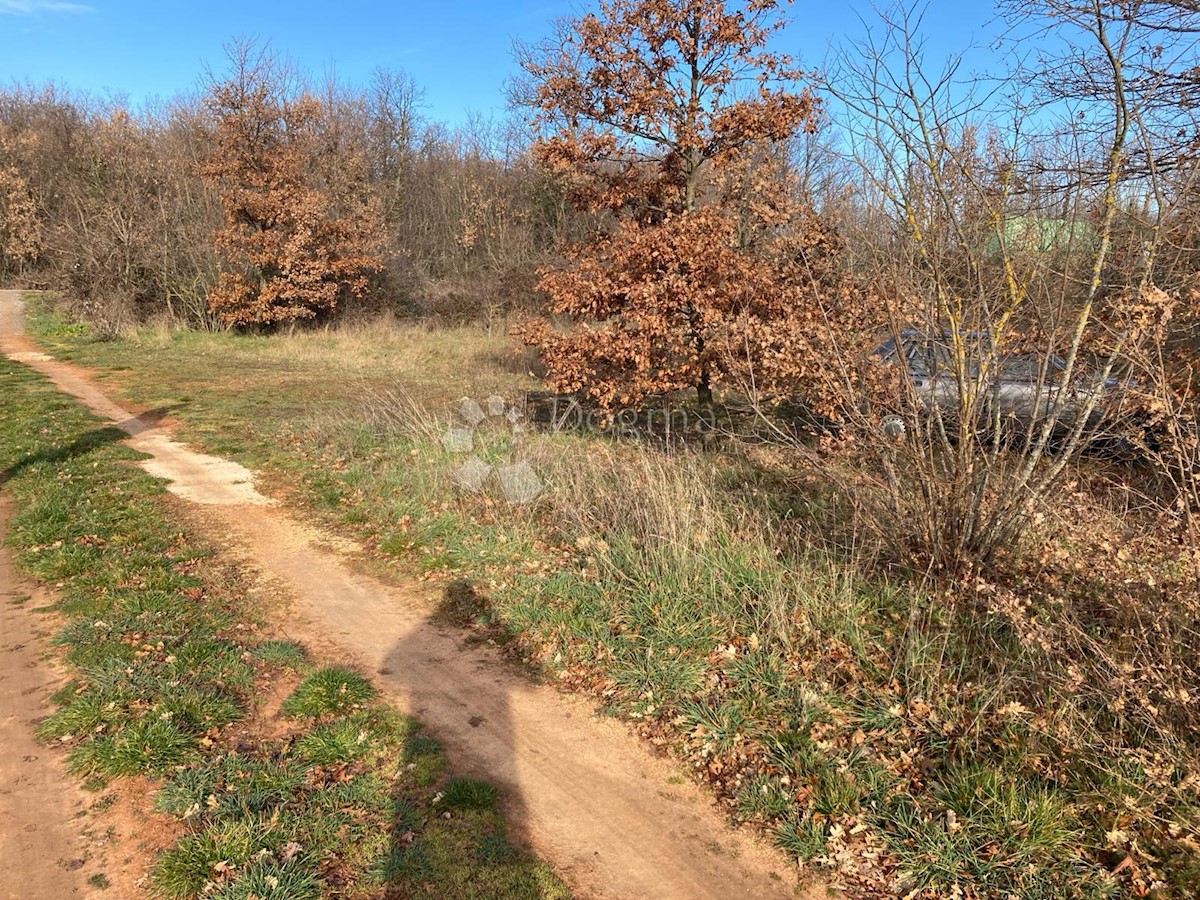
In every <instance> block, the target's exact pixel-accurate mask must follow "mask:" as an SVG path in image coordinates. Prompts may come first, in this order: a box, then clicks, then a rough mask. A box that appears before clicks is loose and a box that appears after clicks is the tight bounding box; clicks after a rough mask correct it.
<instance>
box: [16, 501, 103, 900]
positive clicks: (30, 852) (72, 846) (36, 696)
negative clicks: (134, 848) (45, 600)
mask: <svg viewBox="0 0 1200 900" xmlns="http://www.w3.org/2000/svg"><path fill="white" fill-rule="evenodd" d="M8 514H9V510H8V504H7V502H6V501H5V498H3V497H0V635H2V636H0V747H3V748H4V752H3V754H0V860H3V864H0V898H2V900H18V898H21V900H35V898H36V900H59V898H65V897H82V896H85V895H86V893H87V881H86V877H87V876H86V874H85V873H84V871H83V866H84V860H85V858H86V857H87V856H88V855H89V854H88V847H87V844H88V841H87V839H86V837H84V835H83V834H82V833H81V831H80V829H79V827H78V825H77V824H76V823H75V822H74V821H73V819H74V816H75V813H77V812H78V811H79V810H81V809H83V808H84V806H85V799H84V797H83V795H82V794H81V793H80V792H79V791H78V790H77V789H74V788H72V787H70V786H69V780H68V779H67V778H66V777H65V776H64V773H63V767H62V760H61V758H58V757H60V756H61V754H55V753H53V752H52V751H50V750H48V749H47V748H45V747H43V746H41V745H40V744H39V743H38V742H37V740H36V739H35V738H34V736H33V728H34V722H35V721H36V720H37V719H38V718H40V717H41V716H44V715H46V714H47V713H48V712H49V710H48V709H47V708H46V705H45V704H46V697H47V695H48V694H50V693H51V692H52V691H53V690H54V689H55V688H57V687H58V679H57V678H56V677H55V675H54V673H53V672H51V671H50V670H49V669H48V667H47V666H46V665H45V664H44V663H43V662H41V660H40V655H41V648H42V647H43V643H42V636H41V635H40V634H39V633H38V630H37V628H36V627H35V625H36V622H37V619H36V615H35V613H33V612H31V611H30V609H29V607H30V605H31V604H32V603H34V602H35V601H33V599H32V598H31V597H30V595H29V593H28V592H27V591H25V590H24V587H23V586H22V585H20V584H19V583H18V582H17V578H16V575H15V574H14V572H13V566H12V558H11V554H10V553H9V552H8V549H7V548H6V547H4V545H3V538H4V523H5V522H6V521H7V520H8Z"/></svg>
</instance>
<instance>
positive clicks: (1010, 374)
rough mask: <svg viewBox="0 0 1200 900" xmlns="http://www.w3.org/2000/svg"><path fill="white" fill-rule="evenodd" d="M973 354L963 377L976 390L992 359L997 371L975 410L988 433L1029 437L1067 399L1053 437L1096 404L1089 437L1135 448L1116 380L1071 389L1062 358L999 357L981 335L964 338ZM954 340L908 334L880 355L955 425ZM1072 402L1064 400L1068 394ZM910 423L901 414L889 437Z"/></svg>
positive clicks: (1082, 377) (1083, 380)
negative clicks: (982, 365)
mask: <svg viewBox="0 0 1200 900" xmlns="http://www.w3.org/2000/svg"><path fill="white" fill-rule="evenodd" d="M963 339H964V340H965V341H966V345H967V350H966V353H965V354H964V358H963V364H964V366H965V369H966V371H964V372H963V373H962V375H963V378H964V379H965V380H966V381H967V382H968V383H970V384H971V385H972V387H975V386H976V384H975V382H976V380H977V379H978V378H979V372H980V363H981V360H982V359H984V358H987V357H988V356H991V359H990V362H991V367H990V368H991V371H990V373H989V374H988V375H987V376H986V383H984V384H980V385H978V387H979V389H980V390H981V396H980V398H979V399H980V402H979V403H978V404H977V406H976V407H975V413H976V416H977V419H978V425H979V428H980V429H981V431H982V432H984V433H989V432H990V429H991V426H993V425H994V424H995V423H997V422H999V423H1000V425H1001V428H1002V429H1003V430H1004V431H1005V432H1006V433H1007V434H1009V435H1012V434H1025V433H1027V432H1028V429H1029V427H1030V426H1031V425H1034V424H1036V423H1038V422H1041V421H1044V420H1045V418H1046V417H1047V416H1050V415H1052V414H1053V413H1054V410H1055V407H1056V405H1057V404H1058V403H1059V401H1060V400H1061V402H1062V405H1061V409H1059V410H1058V415H1057V417H1056V421H1055V428H1054V431H1055V434H1054V437H1057V438H1060V439H1061V438H1062V437H1063V436H1065V435H1066V434H1067V433H1069V432H1070V430H1071V429H1072V428H1073V427H1074V426H1075V425H1077V424H1078V417H1079V415H1080V414H1082V413H1083V411H1084V410H1085V409H1087V407H1088V406H1089V404H1090V403H1091V401H1092V400H1093V399H1094V401H1095V402H1094V404H1091V406H1092V408H1091V411H1090V414H1089V421H1088V423H1087V425H1086V426H1085V428H1084V437H1085V440H1086V441H1087V443H1088V444H1089V445H1090V446H1093V447H1094V448H1096V449H1110V450H1111V449H1122V450H1124V449H1128V447H1130V446H1132V443H1131V442H1130V441H1129V440H1128V439H1127V437H1126V435H1127V434H1128V433H1129V428H1130V426H1131V421H1130V418H1129V416H1128V415H1127V414H1126V413H1125V412H1124V411H1123V407H1125V406H1127V404H1124V403H1123V402H1122V401H1123V399H1124V395H1125V393H1126V391H1125V390H1124V387H1125V386H1124V385H1123V383H1122V382H1121V381H1120V380H1119V379H1117V378H1108V379H1100V378H1098V377H1095V376H1094V375H1091V374H1088V373H1086V372H1085V373H1083V374H1079V373H1076V375H1075V376H1074V377H1073V378H1072V380H1071V383H1070V384H1065V383H1064V378H1065V375H1066V369H1067V365H1066V362H1065V361H1064V360H1063V359H1062V358H1061V357H1059V356H1057V355H1056V354H1053V353H1051V354H1046V353H1033V352H1017V353H1009V354H1003V355H993V354H991V352H990V351H989V349H988V342H987V341H986V339H984V338H982V337H981V336H979V335H975V334H970V335H965V336H964V338H963ZM951 345H952V342H951V336H950V334H949V333H941V334H931V333H928V332H922V331H916V330H912V331H904V332H902V333H901V334H900V336H899V339H898V340H897V339H896V338H892V339H890V340H888V341H886V342H885V343H884V344H883V345H882V346H880V347H879V349H877V350H876V351H875V355H876V356H878V357H879V358H880V359H882V360H884V361H891V362H895V363H898V364H901V365H903V366H904V371H905V375H906V376H907V379H908V384H909V386H910V387H911V389H912V391H913V393H914V394H915V396H916V398H917V400H918V402H919V404H920V405H921V406H922V407H923V408H924V409H925V411H926V412H929V411H931V410H932V408H933V407H934V406H935V405H936V407H937V408H938V409H939V410H940V411H941V413H942V415H943V416H946V417H948V418H950V419H951V420H954V419H956V417H957V416H958V414H959V411H960V407H961V404H960V381H959V376H958V375H957V374H956V367H955V364H954V363H955V355H954V353H953V352H952V350H951ZM1064 391H1065V392H1067V396H1066V397H1065V398H1064V397H1062V393H1063V392H1064ZM910 424H911V423H910V422H908V421H906V419H905V418H904V417H903V416H902V415H901V414H899V413H896V414H894V415H892V416H889V417H887V418H886V419H885V421H884V430H885V432H887V433H888V434H893V435H902V434H904V433H906V432H907V431H908V429H909V427H910Z"/></svg>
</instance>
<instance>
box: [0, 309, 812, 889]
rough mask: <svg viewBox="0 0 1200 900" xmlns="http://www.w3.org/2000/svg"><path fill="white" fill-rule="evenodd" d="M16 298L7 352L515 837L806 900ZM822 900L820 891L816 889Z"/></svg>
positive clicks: (623, 751)
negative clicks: (193, 444) (500, 814)
mask: <svg viewBox="0 0 1200 900" xmlns="http://www.w3.org/2000/svg"><path fill="white" fill-rule="evenodd" d="M19 304H20V299H19V294H17V292H14V291H5V292H0V349H2V350H3V352H5V353H6V354H7V355H9V356H10V357H12V358H14V359H18V360H20V361H22V362H24V363H26V364H27V365H30V366H32V367H33V368H35V369H37V370H38V371H39V372H42V373H43V374H45V375H47V376H48V377H49V378H50V379H51V380H52V381H54V383H55V384H57V385H58V386H59V387H60V388H62V389H63V390H65V391H67V392H68V393H71V394H74V395H75V396H76V397H78V398H79V399H80V400H82V401H83V403H84V404H85V405H87V406H88V407H90V408H91V409H92V410H93V411H94V412H96V413H97V414H98V415H100V416H102V417H104V418H106V419H108V420H109V421H111V422H112V423H114V424H116V425H117V426H118V427H120V428H121V429H123V430H124V431H126V432H127V433H128V434H130V436H131V438H130V441H129V443H130V444H131V445H132V446H134V447H135V448H137V449H138V450H142V451H143V452H145V453H149V454H152V456H153V459H152V460H149V461H147V462H146V463H145V466H146V468H147V469H148V470H149V471H151V472H152V473H153V474H155V475H159V476H161V477H163V478H165V479H167V480H168V481H169V482H170V484H169V485H168V487H169V489H170V490H171V491H173V492H174V493H177V494H178V495H179V496H180V497H182V498H184V499H185V500H187V501H188V502H189V503H191V504H196V505H197V506H195V507H193V509H192V511H191V513H192V514H191V515H189V518H193V519H195V520H196V521H197V522H200V523H201V524H202V525H204V526H205V531H206V532H207V535H208V536H209V537H210V538H211V539H212V540H214V541H215V542H217V543H218V544H219V545H221V546H223V547H224V548H225V549H226V550H227V552H230V553H233V554H236V555H238V556H240V557H241V558H243V559H244V560H245V561H246V562H247V564H248V565H250V566H252V567H253V568H254V569H256V570H258V571H260V572H261V573H262V574H263V575H264V576H266V577H268V578H270V579H273V580H275V581H276V582H277V583H279V584H280V585H281V586H283V587H284V588H285V589H286V593H287V594H288V595H289V596H290V597H291V598H292V601H293V610H292V612H294V614H295V618H294V620H293V621H292V622H290V623H289V629H288V630H290V631H291V632H292V633H293V634H295V635H296V636H298V637H301V638H306V639H309V640H315V641H320V642H326V643H327V642H333V644H335V645H336V646H337V647H338V648H339V649H340V651H341V652H343V653H344V654H345V655H346V656H347V657H348V658H351V659H355V660H357V661H358V662H359V663H360V664H361V665H362V666H363V667H364V669H365V670H366V671H368V672H371V673H373V674H374V677H375V679H376V681H377V683H378V684H380V686H381V687H383V688H384V689H385V690H386V691H388V692H389V693H390V694H391V695H392V696H393V697H394V698H395V699H396V701H397V703H398V705H399V706H400V707H401V708H403V709H405V710H407V711H410V712H412V713H413V714H415V715H417V716H418V717H419V718H420V719H422V720H423V721H424V722H425V723H426V725H427V726H428V727H429V728H430V729H431V730H432V731H433V732H434V733H435V734H436V735H437V737H438V738H439V739H440V740H441V742H442V743H443V744H444V745H445V746H446V749H447V751H448V753H449V756H450V759H451V763H452V765H454V766H455V767H456V768H458V769H461V770H464V771H467V772H471V773H476V774H479V775H481V776H485V777H487V778H489V779H491V780H492V781H494V782H496V783H497V784H499V785H500V786H501V787H502V788H503V790H504V792H505V796H506V803H507V811H508V812H509V813H510V819H511V820H512V822H513V827H514V829H515V830H516V832H517V835H518V837H519V838H524V839H525V840H526V841H527V842H528V844H529V845H530V846H531V847H532V848H533V849H534V850H535V851H536V852H537V853H538V854H539V855H540V856H542V857H543V858H544V859H546V860H547V861H549V862H551V863H552V864H553V865H555V866H556V868H557V869H558V870H559V871H560V872H561V873H562V874H563V875H564V877H565V878H566V879H567V880H568V881H569V882H570V883H571V884H572V886H573V887H574V888H575V889H576V890H577V891H578V893H579V894H580V895H582V896H591V897H601V898H609V897H611V898H638V900H641V898H664V900H668V898H687V900H700V898H722V900H728V898H735V897H753V898H768V897H788V896H792V897H794V896H796V892H795V891H794V890H793V884H794V878H793V877H792V875H791V874H790V868H789V864H788V862H787V861H786V859H784V858H783V857H782V855H780V854H777V853H775V852H774V851H770V850H767V849H766V848H764V847H762V846H759V845H757V844H756V843H754V842H752V841H751V840H749V839H748V838H747V837H746V836H744V835H741V834H738V833H735V832H733V831H732V830H731V829H729V828H728V827H727V826H726V825H725V823H724V822H723V821H722V820H721V817H720V816H719V814H718V813H717V811H716V810H715V809H714V808H713V806H712V803H711V801H710V800H709V799H708V798H707V797H706V796H705V795H704V794H703V792H702V791H700V790H699V789H698V788H696V787H695V786H693V785H691V784H690V783H684V782H683V781H682V780H681V779H680V778H679V777H678V776H679V774H680V773H679V772H678V771H677V769H676V768H675V767H674V766H673V765H672V764H671V763H670V762H669V761H666V760H663V759H659V758H656V757H654V756H653V755H652V754H651V753H650V752H649V751H648V750H647V748H646V747H645V745H644V744H642V743H641V742H640V741H639V740H638V739H637V738H636V737H635V736H633V735H632V734H630V733H629V732H628V730H627V729H626V728H625V727H624V726H622V725H620V724H618V723H614V722H612V721H609V720H603V719H598V718H597V717H595V716H594V715H593V713H592V710H591V707H590V704H587V703H585V702H583V701H582V700H579V699H576V698H571V697H566V696H564V695H562V694H560V693H558V692H556V691H554V690H553V689H551V688H548V687H543V686H537V685H534V684H532V683H531V682H530V681H529V680H528V679H526V678H525V677H523V676H521V675H520V674H518V673H515V672H514V671H512V669H511V667H509V666H508V665H507V664H505V663H504V662H503V661H502V660H501V659H500V658H499V656H498V654H497V653H496V652H494V651H493V650H492V649H490V648H488V647H481V646H468V645H467V644H465V643H464V640H463V635H462V634H461V633H459V632H457V631H456V630H454V629H451V628H447V627H443V626H440V625H438V624H436V623H434V622H432V621H431V620H430V616H429V611H430V609H431V607H432V598H431V597H430V596H429V595H428V593H427V592H426V591H425V590H424V589H423V588H420V587H417V586H412V587H404V586H401V587H396V586H394V585H391V584H389V583H386V582H384V581H382V580H379V579H375V578H372V577H370V576H367V575H363V574H361V572H359V571H356V567H355V566H354V565H353V559H352V558H351V554H350V548H347V547H346V542H345V541H340V540H337V539H334V538H331V537H330V536H328V535H324V534H322V533H320V532H319V531H317V530H315V529H313V528H311V527H309V526H307V525H305V524H303V523H301V522H299V521H298V520H297V519H295V518H293V516H292V515H290V514H289V513H287V512H285V511H284V510H283V509H281V508H280V507H278V506H276V505H274V504H273V503H272V501H270V500H269V499H267V498H265V497H263V496H262V495H260V494H259V493H258V492H257V491H255V490H254V488H253V483H252V476H251V473H249V472H247V471H246V470H245V469H243V468H242V467H241V466H237V465H236V464H233V463H230V462H228V461H225V460H220V459H216V458H214V457H211V456H205V455H203V454H198V453H195V452H193V451H190V450H188V449H187V448H185V447H183V446H182V445H180V444H178V443H176V442H174V441H172V440H170V439H169V437H168V436H167V435H165V434H163V433H162V432H161V431H160V430H159V429H158V426H157V420H156V419H155V418H154V417H142V418H139V417H137V416H134V415H132V414H130V413H129V412H127V411H125V410H124V409H122V408H121V407H119V406H117V405H116V404H114V403H113V402H111V401H110V400H109V399H108V398H107V397H105V396H104V394H103V393H102V392H101V391H100V390H99V389H98V388H96V386H95V385H94V384H92V383H91V381H90V380H89V379H88V377H87V374H86V373H85V372H83V371H82V370H80V369H78V368H77V367H74V366H71V365H69V364H65V363H61V362H57V361H55V360H53V359H51V358H49V357H47V356H46V355H45V354H42V353H40V352H39V351H38V350H37V348H36V347H35V346H33V345H32V344H31V343H30V342H29V341H28V340H27V339H26V338H24V337H23V336H22V334H21V325H20V308H19ZM811 896H813V897H816V896H823V892H817V891H813V892H812V893H811Z"/></svg>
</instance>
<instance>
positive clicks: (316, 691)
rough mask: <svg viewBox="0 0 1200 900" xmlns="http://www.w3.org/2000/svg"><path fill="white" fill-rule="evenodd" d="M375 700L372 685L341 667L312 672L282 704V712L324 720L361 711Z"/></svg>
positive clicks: (293, 715)
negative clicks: (365, 705) (357, 710)
mask: <svg viewBox="0 0 1200 900" xmlns="http://www.w3.org/2000/svg"><path fill="white" fill-rule="evenodd" d="M374 697H375V688H373V687H372V686H371V682H369V681H367V679H365V678H363V677H362V676H361V675H359V674H358V673H357V672H354V671H351V670H350V669H343V668H340V667H332V668H328V669H321V670H320V671H317V672H313V673H312V674H311V675H309V676H308V677H307V678H305V679H304V681H303V682H301V683H300V686H299V687H297V688H296V690H295V691H293V692H292V694H291V695H290V696H289V697H288V698H287V699H286V700H284V701H283V706H282V707H281V708H280V711H281V712H282V713H283V714H284V715H285V716H291V717H292V718H301V717H304V718H309V719H323V718H326V717H328V716H336V715H342V714H344V713H347V712H350V711H352V710H355V709H360V708H362V706H363V705H364V704H366V703H369V702H370V701H371V700H372V699H374Z"/></svg>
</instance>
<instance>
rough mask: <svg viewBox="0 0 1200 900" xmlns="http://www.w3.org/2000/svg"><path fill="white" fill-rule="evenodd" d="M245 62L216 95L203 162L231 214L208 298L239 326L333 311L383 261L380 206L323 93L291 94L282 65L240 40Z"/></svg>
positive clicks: (240, 58) (238, 59)
mask: <svg viewBox="0 0 1200 900" xmlns="http://www.w3.org/2000/svg"><path fill="white" fill-rule="evenodd" d="M234 63H235V73H234V76H233V77H231V78H230V79H228V80H227V81H224V82H222V83H219V84H216V85H214V87H213V88H212V90H211V93H210V95H209V97H208V105H209V108H210V110H211V112H212V114H213V115H214V116H215V118H216V133H215V137H214V146H213V149H212V153H211V154H210V156H209V157H208V159H207V160H206V161H205V162H204V163H203V165H202V166H201V170H200V171H201V174H202V175H203V176H204V178H205V180H206V181H207V182H208V183H209V184H210V185H211V186H213V187H214V188H215V189H216V190H217V191H218V193H219V195H220V198H221V205H222V208H223V210H224V219H225V221H224V224H223V226H222V227H221V228H220V229H219V230H218V231H217V233H216V235H215V237H214V244H215V247H216V250H217V253H218V255H219V256H220V258H221V261H222V269H221V274H220V281H219V283H218V285H217V287H216V288H215V289H214V290H213V291H212V292H211V293H210V295H209V305H210V307H211V309H212V311H213V312H214V313H215V314H216V315H217V316H218V317H219V318H221V319H222V320H223V321H225V322H226V323H227V324H231V325H237V326H246V325H254V326H271V325H277V324H279V323H283V322H290V321H295V320H303V319H314V318H316V317H318V316H320V315H324V314H329V313H332V312H333V311H334V310H335V309H336V308H337V307H338V305H339V304H340V303H342V302H343V301H344V300H346V299H347V298H350V297H362V296H364V295H365V294H366V292H367V289H368V287H369V284H370V278H371V276H372V275H373V274H374V273H376V272H378V271H379V269H380V268H381V266H382V263H381V261H380V258H379V254H378V250H379V246H380V232H381V227H382V226H381V222H380V217H379V214H378V211H377V206H376V204H375V203H374V202H373V201H371V200H370V199H369V198H368V197H367V195H366V191H365V178H364V177H355V171H356V169H357V167H358V164H359V161H356V160H353V159H345V158H329V154H328V152H325V150H324V148H325V146H326V144H327V142H326V141H325V140H324V137H325V131H326V129H324V128H323V127H322V121H321V113H322V107H321V104H320V102H319V101H318V100H316V99H315V98H313V97H312V96H309V95H308V94H301V95H300V96H298V97H291V96H288V92H287V91H286V90H285V89H284V85H283V80H284V79H283V76H282V74H281V73H280V72H279V71H278V68H277V67H276V66H274V64H273V63H272V62H271V61H270V60H269V59H268V58H267V57H265V55H263V54H262V53H261V52H256V51H255V50H254V49H253V48H252V47H237V48H235V50H234Z"/></svg>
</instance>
